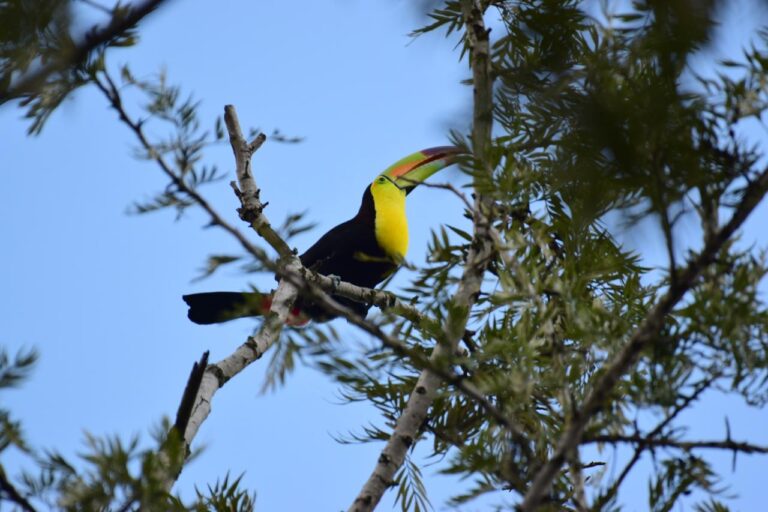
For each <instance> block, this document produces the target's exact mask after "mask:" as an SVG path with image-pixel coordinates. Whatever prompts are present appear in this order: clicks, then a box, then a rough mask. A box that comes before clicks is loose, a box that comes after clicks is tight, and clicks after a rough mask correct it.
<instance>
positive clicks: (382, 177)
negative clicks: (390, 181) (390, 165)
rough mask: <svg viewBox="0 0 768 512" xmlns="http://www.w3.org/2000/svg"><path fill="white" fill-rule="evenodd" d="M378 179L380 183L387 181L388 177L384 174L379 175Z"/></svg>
mask: <svg viewBox="0 0 768 512" xmlns="http://www.w3.org/2000/svg"><path fill="white" fill-rule="evenodd" d="M376 181H377V182H379V183H380V184H381V183H386V182H387V178H385V177H384V176H379V179H377V180H376Z"/></svg>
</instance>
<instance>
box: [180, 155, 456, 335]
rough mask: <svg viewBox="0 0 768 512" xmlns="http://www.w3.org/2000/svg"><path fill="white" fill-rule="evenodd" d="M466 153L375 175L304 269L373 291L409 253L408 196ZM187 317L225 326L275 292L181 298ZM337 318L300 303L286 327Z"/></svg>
mask: <svg viewBox="0 0 768 512" xmlns="http://www.w3.org/2000/svg"><path fill="white" fill-rule="evenodd" d="M462 152H463V150H461V149H460V148H458V147H454V146H441V147H435V148H429V149H424V150H421V151H418V152H416V153H413V154H412V155H409V156H407V157H405V158H403V159H401V160H398V161H397V162H395V163H394V164H392V165H391V166H390V167H388V168H387V169H386V170H384V172H382V173H381V174H379V175H378V176H376V178H375V179H374V180H373V182H372V183H371V184H370V185H368V186H367V187H366V189H365V191H364V192H363V200H362V203H361V204H360V210H358V212H357V215H355V216H354V217H352V218H351V219H349V220H348V221H346V222H342V223H341V224H339V225H338V226H336V227H334V228H332V229H331V230H330V231H328V232H327V233H325V234H324V235H323V236H321V237H320V239H319V240H318V241H317V242H315V243H314V245H312V247H310V248H309V249H307V251H306V252H305V253H304V254H302V255H300V256H299V259H300V260H301V263H302V265H304V266H305V267H306V268H309V269H311V270H314V271H315V272H318V273H320V274H324V275H326V276H334V277H335V278H338V279H340V280H342V281H347V282H349V283H352V284H355V285H357V286H363V287H366V288H373V287H375V286H376V285H378V284H379V283H381V282H382V281H383V280H384V279H386V278H387V277H389V276H390V275H392V274H393V273H394V272H395V270H397V268H398V267H399V266H400V264H401V263H402V262H403V259H404V258H405V253H406V252H407V250H408V220H407V218H406V215H405V196H406V195H408V194H409V193H411V192H412V191H413V189H414V188H416V186H417V185H419V184H420V183H422V182H423V181H424V180H425V179H427V178H428V177H429V176H431V175H433V174H434V173H436V172H437V171H439V170H440V169H443V168H444V167H446V166H447V165H450V164H452V163H454V162H455V161H456V159H457V157H458V155H460V154H461V153H462ZM333 298H334V299H335V300H337V301H338V302H339V303H341V304H343V305H345V306H347V307H348V308H351V309H352V310H354V311H356V312H357V313H359V314H361V315H363V316H365V315H366V314H367V312H368V309H369V308H370V305H368V304H363V303H360V302H355V301H353V300H351V299H347V298H344V297H339V296H334V297H333ZM183 299H184V301H185V302H186V303H187V305H188V306H189V312H188V313H187V316H188V317H189V319H190V320H192V321H193V322H195V323H197V324H213V323H219V322H226V321H228V320H232V319H235V318H241V317H246V316H259V315H263V314H266V313H267V312H268V311H269V308H270V305H271V304H272V294H271V293H259V292H206V293H193V294H190V295H184V296H183ZM332 318H334V316H333V315H330V314H328V313H326V312H325V310H323V309H322V308H320V307H319V306H317V305H316V304H313V303H312V302H311V301H309V300H303V299H302V298H299V299H297V301H296V303H295V304H294V308H293V310H292V311H291V314H290V316H289V318H288V320H287V324H288V325H291V326H294V327H299V326H303V325H306V324H307V323H309V322H310V321H311V320H314V321H317V322H324V321H327V320H330V319H332Z"/></svg>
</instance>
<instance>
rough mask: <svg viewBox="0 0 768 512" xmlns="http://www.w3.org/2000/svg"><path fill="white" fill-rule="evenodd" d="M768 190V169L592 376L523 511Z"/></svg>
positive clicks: (540, 494)
mask: <svg viewBox="0 0 768 512" xmlns="http://www.w3.org/2000/svg"><path fill="white" fill-rule="evenodd" d="M767 191H768V170H764V171H763V172H762V173H761V174H760V176H759V177H758V178H757V179H756V180H754V181H753V182H752V183H750V184H749V185H748V186H747V188H746V189H745V191H744V194H743V195H742V199H741V201H740V202H739V204H738V206H737V207H736V211H735V212H734V213H733V215H732V216H731V219H730V220H729V221H728V223H727V224H726V225H725V226H723V227H722V228H721V229H720V230H719V231H718V232H717V233H716V234H715V235H714V236H712V237H711V238H710V239H709V240H707V241H706V243H705V245H704V248H703V249H702V250H701V251H700V252H699V253H698V254H696V255H695V256H693V257H691V258H689V260H688V261H689V263H688V265H687V266H686V267H685V268H684V269H682V270H681V271H680V272H679V273H678V276H677V280H676V282H674V283H672V284H671V285H670V287H669V289H668V290H667V293H665V294H664V296H663V297H662V298H661V299H659V300H658V302H657V303H656V305H655V306H654V307H653V309H651V310H650V311H649V312H648V314H647V315H646V317H645V319H644V320H643V322H642V323H641V324H640V326H639V327H638V328H637V330H636V331H635V333H634V334H633V335H632V337H631V338H630V339H629V341H628V342H627V343H626V344H625V345H624V348H622V349H621V350H620V351H619V352H618V353H617V354H616V355H614V357H613V358H612V359H611V360H610V361H609V362H608V363H607V364H605V365H604V367H603V371H601V372H599V373H598V374H597V376H596V377H595V378H593V379H592V381H591V382H590V385H589V392H588V393H587V395H586V397H585V399H584V402H583V403H582V405H581V407H580V408H579V409H578V411H576V412H577V413H576V414H575V415H574V417H573V421H572V422H571V423H570V424H569V425H568V426H567V428H566V429H565V431H564V432H563V434H562V436H561V437H560V441H559V442H558V444H557V447H556V448H555V451H554V452H553V454H552V456H551V457H550V458H549V460H548V461H547V462H546V463H545V464H544V465H543V466H542V467H541V469H540V470H539V471H538V472H537V474H536V476H535V478H534V480H533V482H532V483H531V486H530V487H529V489H528V492H527V493H526V495H525V498H524V499H523V502H522V504H521V506H520V510H522V511H531V510H534V509H535V508H536V507H537V506H538V504H539V503H540V502H541V500H542V498H543V497H544V496H545V495H546V494H547V492H548V491H549V488H550V486H551V484H552V480H553V479H554V478H555V476H556V475H557V473H558V471H559V470H560V468H561V467H562V465H563V464H564V463H565V461H566V455H567V454H568V452H569V451H570V450H571V449H572V448H573V447H574V446H576V445H578V444H579V442H580V440H581V436H582V435H583V433H584V429H585V428H586V426H587V424H588V423H589V421H590V420H591V419H592V417H593V416H594V415H595V414H596V413H597V412H599V411H600V410H601V409H602V408H603V406H604V405H605V404H606V402H607V401H608V400H609V398H610V394H611V391H612V390H613V388H614V387H615V386H616V384H617V383H618V382H619V380H620V379H621V378H622V376H624V374H626V373H627V371H629V370H630V368H631V367H632V366H633V365H634V363H635V362H636V361H637V358H638V356H639V355H640V352H642V350H643V349H644V348H645V347H647V346H648V345H650V344H651V343H652V342H653V341H654V340H655V339H656V338H657V336H658V333H659V331H660V330H661V328H662V327H663V326H664V321H665V319H666V316H667V315H668V314H669V313H670V312H671V311H672V308H674V307H675V305H676V304H677V303H678V302H679V301H680V300H681V299H682V298H683V296H684V295H685V294H686V293H687V292H688V291H689V290H690V289H691V288H693V286H694V285H695V284H696V281H697V279H698V278H699V276H700V275H701V274H702V272H703V271H704V269H705V268H706V267H707V266H708V265H709V264H710V263H712V261H713V260H714V258H715V256H716V255H717V253H718V252H719V251H720V249H721V248H722V247H723V245H724V244H725V242H726V241H728V239H729V238H730V237H731V236H732V235H733V234H734V232H735V231H736V230H737V229H738V228H739V227H740V226H741V225H742V224H743V223H744V221H745V220H746V219H747V217H748V216H749V214H750V213H751V212H752V211H753V210H754V209H755V207H756V206H757V205H758V203H759V202H760V201H761V200H762V198H763V197H764V196H765V194H766V192H767Z"/></svg>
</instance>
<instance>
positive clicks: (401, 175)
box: [381, 146, 465, 193]
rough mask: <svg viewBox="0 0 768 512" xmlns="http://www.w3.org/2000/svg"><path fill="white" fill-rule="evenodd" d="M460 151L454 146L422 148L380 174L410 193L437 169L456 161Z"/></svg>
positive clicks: (461, 150) (462, 151)
mask: <svg viewBox="0 0 768 512" xmlns="http://www.w3.org/2000/svg"><path fill="white" fill-rule="evenodd" d="M462 153H465V151H464V150H463V149H461V148H458V147H456V146H440V147H436V148H428V149H422V150H421V151H418V152H416V153H413V154H412V155H408V156H407V157H405V158H403V159H401V160H398V161H397V162H395V163H394V164H392V165H391V166H390V167H388V168H387V169H386V170H385V171H384V172H382V173H381V176H386V177H387V178H389V180H390V181H391V182H392V183H394V184H395V185H396V186H397V187H398V188H400V189H402V190H405V192H406V193H410V192H411V191H412V190H413V189H414V188H416V186H417V185H418V184H420V183H423V182H424V180H426V179H427V178H429V177H430V176H432V175H433V174H435V173H436V172H437V171H439V170H440V169H442V168H444V167H446V166H448V165H451V164H452V163H454V162H456V160H457V158H458V156H459V155H460V154H462Z"/></svg>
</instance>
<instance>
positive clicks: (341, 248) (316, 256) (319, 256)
mask: <svg viewBox="0 0 768 512" xmlns="http://www.w3.org/2000/svg"><path fill="white" fill-rule="evenodd" d="M363 230H364V228H363V226H360V225H359V224H358V223H355V222H353V221H352V220H348V221H346V222H342V223H341V224H339V225H338V226H336V227H335V228H332V229H331V230H329V231H328V232H327V233H325V234H324V235H323V236H321V237H320V238H319V239H318V241H317V242H315V243H314V244H313V245H312V247H310V248H309V249H307V250H306V251H305V252H304V254H302V255H301V256H299V259H301V264H302V265H304V266H305V267H307V268H309V269H311V270H314V271H316V272H319V271H320V270H319V269H320V268H322V267H323V264H324V263H326V262H327V261H328V260H330V259H332V258H336V257H338V256H339V255H341V254H343V253H344V252H348V251H350V250H351V245H352V244H354V243H355V241H356V240H357V239H358V237H360V236H361V235H362V233H361V232H362V231H363Z"/></svg>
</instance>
